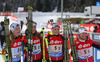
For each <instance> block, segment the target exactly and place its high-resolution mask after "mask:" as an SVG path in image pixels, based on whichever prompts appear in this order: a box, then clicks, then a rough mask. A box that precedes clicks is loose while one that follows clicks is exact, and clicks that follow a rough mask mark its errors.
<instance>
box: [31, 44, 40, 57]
mask: <svg viewBox="0 0 100 62" xmlns="http://www.w3.org/2000/svg"><path fill="white" fill-rule="evenodd" d="M39 53H41V45H40V43H39V44H35V45H33V55H37V54H39Z"/></svg>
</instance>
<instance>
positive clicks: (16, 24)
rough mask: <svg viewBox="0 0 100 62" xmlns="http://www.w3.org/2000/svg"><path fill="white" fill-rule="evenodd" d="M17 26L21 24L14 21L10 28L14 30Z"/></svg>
mask: <svg viewBox="0 0 100 62" xmlns="http://www.w3.org/2000/svg"><path fill="white" fill-rule="evenodd" d="M17 26H20V24H18V23H13V24H11V25H10V30H11V31H12V32H13V31H14V29H15V28H16V27H17Z"/></svg>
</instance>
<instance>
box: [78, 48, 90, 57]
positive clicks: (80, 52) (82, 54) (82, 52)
mask: <svg viewBox="0 0 100 62" xmlns="http://www.w3.org/2000/svg"><path fill="white" fill-rule="evenodd" d="M91 51H92V47H91V48H86V49H81V50H78V52H77V53H78V57H79V59H87V58H89V57H91V56H92V52H91Z"/></svg>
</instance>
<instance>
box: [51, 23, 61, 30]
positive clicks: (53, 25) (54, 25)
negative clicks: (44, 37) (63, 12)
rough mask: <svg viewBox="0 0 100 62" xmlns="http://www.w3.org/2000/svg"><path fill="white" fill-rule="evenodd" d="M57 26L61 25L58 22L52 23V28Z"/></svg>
mask: <svg viewBox="0 0 100 62" xmlns="http://www.w3.org/2000/svg"><path fill="white" fill-rule="evenodd" d="M55 27H59V28H60V26H59V25H58V24H56V23H54V24H52V29H53V28H55Z"/></svg>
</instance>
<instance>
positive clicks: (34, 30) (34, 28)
mask: <svg viewBox="0 0 100 62" xmlns="http://www.w3.org/2000/svg"><path fill="white" fill-rule="evenodd" d="M35 32H36V25H33V34H34V33H35Z"/></svg>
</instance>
